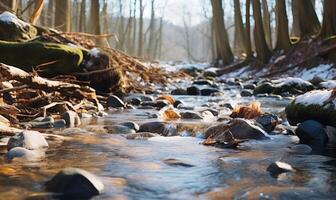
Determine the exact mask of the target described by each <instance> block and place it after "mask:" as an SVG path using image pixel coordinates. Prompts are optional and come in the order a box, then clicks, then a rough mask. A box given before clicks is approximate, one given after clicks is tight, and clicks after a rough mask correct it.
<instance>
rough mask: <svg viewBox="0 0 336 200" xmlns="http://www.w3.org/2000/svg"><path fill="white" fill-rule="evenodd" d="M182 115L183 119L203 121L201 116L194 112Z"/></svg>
mask: <svg viewBox="0 0 336 200" xmlns="http://www.w3.org/2000/svg"><path fill="white" fill-rule="evenodd" d="M180 114H181V118H182V119H203V117H202V116H201V114H199V113H197V112H194V111H186V112H181V113H180Z"/></svg>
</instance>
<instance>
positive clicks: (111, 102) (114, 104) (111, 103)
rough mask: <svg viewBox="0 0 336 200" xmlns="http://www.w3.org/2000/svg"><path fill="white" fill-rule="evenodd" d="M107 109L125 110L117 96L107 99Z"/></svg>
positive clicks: (123, 104)
mask: <svg viewBox="0 0 336 200" xmlns="http://www.w3.org/2000/svg"><path fill="white" fill-rule="evenodd" d="M107 107H109V108H125V103H124V102H123V101H122V100H121V99H120V98H119V97H117V96H115V95H111V96H109V97H108V99H107Z"/></svg>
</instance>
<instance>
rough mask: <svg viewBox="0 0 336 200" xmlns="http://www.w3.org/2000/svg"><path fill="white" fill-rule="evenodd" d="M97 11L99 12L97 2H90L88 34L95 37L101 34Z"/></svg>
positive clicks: (94, 0) (96, 0)
mask: <svg viewBox="0 0 336 200" xmlns="http://www.w3.org/2000/svg"><path fill="white" fill-rule="evenodd" d="M99 10H100V5H99V0H91V7H90V32H91V33H93V34H96V35H100V34H101V28H100V16H99Z"/></svg>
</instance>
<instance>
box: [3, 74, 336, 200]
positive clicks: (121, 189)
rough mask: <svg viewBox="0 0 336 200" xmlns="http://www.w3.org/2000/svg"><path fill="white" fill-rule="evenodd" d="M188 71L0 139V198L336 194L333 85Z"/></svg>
mask: <svg viewBox="0 0 336 200" xmlns="http://www.w3.org/2000/svg"><path fill="white" fill-rule="evenodd" d="M186 72H188V73H190V75H193V76H198V78H195V79H194V80H193V81H188V80H181V81H178V82H176V83H174V84H172V85H168V86H166V87H162V86H156V91H153V94H147V95H144V94H128V95H126V96H125V97H123V98H119V97H117V96H110V97H109V98H108V99H107V100H106V103H107V104H106V105H107V108H106V109H105V110H104V111H101V112H99V113H93V114H92V113H89V114H88V113H75V112H73V111H67V112H64V113H63V114H62V115H60V116H59V117H58V118H55V119H54V118H52V117H45V118H38V119H36V120H33V121H30V122H27V123H26V125H27V127H29V129H32V130H34V131H23V130H19V129H18V130H16V131H17V134H16V135H15V136H12V137H2V138H1V142H0V147H1V151H0V154H1V156H0V193H1V198H4V199H50V198H62V197H69V196H70V197H71V196H72V197H74V196H76V197H78V196H81V195H83V197H91V196H93V199H232V198H236V199H277V198H279V199H297V198H300V199H302V198H305V199H333V198H334V197H335V195H336V190H335V187H334V185H335V183H336V178H335V177H336V176H335V175H336V162H335V157H336V156H335V146H334V144H335V143H334V136H336V131H335V128H334V126H335V124H334V123H335V119H336V117H335V114H334V113H335V103H334V101H335V100H334V99H333V97H334V95H335V94H334V91H333V90H319V89H323V87H324V86H326V85H327V86H328V88H330V87H329V86H330V85H331V84H330V83H332V81H327V80H319V81H317V82H316V80H315V81H310V82H309V81H304V80H302V79H299V78H287V79H274V80H253V79H247V80H239V79H233V78H226V79H225V78H218V77H216V75H215V74H214V73H211V72H206V73H203V75H202V73H201V74H197V73H199V72H195V71H192V69H190V70H189V71H186ZM195 74H196V75H195ZM327 83H328V84H327ZM312 90H313V91H312ZM311 91H312V92H311ZM307 107H309V108H307ZM285 108H286V109H285ZM309 109H310V110H309ZM316 110H318V114H316V112H315V111H316ZM287 119H288V120H287ZM2 121H3V122H2V124H1V126H4V127H6V119H2ZM7 123H8V122H7ZM50 127H53V128H50ZM69 167H71V168H69ZM56 174H57V175H56ZM70 183H74V184H70ZM60 195H61V196H60ZM97 195H99V196H97Z"/></svg>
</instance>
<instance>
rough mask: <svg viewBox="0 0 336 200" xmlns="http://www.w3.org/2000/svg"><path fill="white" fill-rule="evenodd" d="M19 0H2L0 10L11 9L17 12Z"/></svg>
mask: <svg viewBox="0 0 336 200" xmlns="http://www.w3.org/2000/svg"><path fill="white" fill-rule="evenodd" d="M16 8H17V2H16V0H1V2H0V12H3V11H11V12H16Z"/></svg>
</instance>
